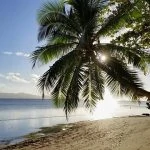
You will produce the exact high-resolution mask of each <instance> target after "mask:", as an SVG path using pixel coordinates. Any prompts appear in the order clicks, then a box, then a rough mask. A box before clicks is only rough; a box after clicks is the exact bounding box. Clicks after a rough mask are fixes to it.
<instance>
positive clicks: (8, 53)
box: [3, 52, 13, 55]
mask: <svg viewBox="0 0 150 150" xmlns="http://www.w3.org/2000/svg"><path fill="white" fill-rule="evenodd" d="M3 54H5V55H12V54H13V53H12V52H3Z"/></svg>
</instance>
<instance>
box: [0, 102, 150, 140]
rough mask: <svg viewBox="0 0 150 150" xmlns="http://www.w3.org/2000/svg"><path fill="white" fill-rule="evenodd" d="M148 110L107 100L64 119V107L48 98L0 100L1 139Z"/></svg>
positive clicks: (143, 107)
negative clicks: (61, 107) (54, 103)
mask: <svg viewBox="0 0 150 150" xmlns="http://www.w3.org/2000/svg"><path fill="white" fill-rule="evenodd" d="M139 108H140V109H139ZM147 112H148V113H149V112H150V111H149V110H148V109H146V107H145V103H144V102H143V103H142V104H141V106H140V107H139V106H138V105H137V104H133V103H129V102H122V104H120V103H119V104H118V103H117V102H116V101H110V100H108V101H107V100H106V101H101V102H100V103H99V104H98V105H97V108H96V110H95V112H94V113H93V114H90V113H89V112H88V111H86V110H85V109H83V108H79V109H78V110H77V111H76V112H74V113H72V114H71V115H72V116H70V118H69V121H68V122H67V121H66V118H65V114H64V112H63V110H62V109H56V108H54V106H53V104H52V103H51V101H48V100H47V101H41V100H0V140H3V139H10V138H14V137H19V136H22V135H25V134H27V133H30V132H33V131H37V130H39V128H40V127H45V126H53V125H56V124H62V123H70V122H77V121H81V120H92V119H104V118H111V117H114V116H126V115H134V114H142V113H147Z"/></svg>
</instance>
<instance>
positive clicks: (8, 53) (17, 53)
mask: <svg viewBox="0 0 150 150" xmlns="http://www.w3.org/2000/svg"><path fill="white" fill-rule="evenodd" d="M3 54H4V55H16V56H23V57H29V56H30V54H29V53H24V52H15V53H13V52H3Z"/></svg>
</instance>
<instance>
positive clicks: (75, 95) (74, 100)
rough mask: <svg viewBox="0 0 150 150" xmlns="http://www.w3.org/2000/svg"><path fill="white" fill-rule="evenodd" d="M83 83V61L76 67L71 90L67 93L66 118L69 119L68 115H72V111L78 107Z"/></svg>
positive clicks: (70, 86)
mask: <svg viewBox="0 0 150 150" xmlns="http://www.w3.org/2000/svg"><path fill="white" fill-rule="evenodd" d="M83 81H84V73H83V69H82V61H79V62H78V65H76V67H75V70H74V73H73V75H72V79H71V81H70V85H69V88H68V90H67V93H66V99H65V104H64V110H65V113H66V117H68V113H70V112H71V111H73V110H74V109H76V108H77V107H78V103H79V93H80V91H81V89H82V83H83Z"/></svg>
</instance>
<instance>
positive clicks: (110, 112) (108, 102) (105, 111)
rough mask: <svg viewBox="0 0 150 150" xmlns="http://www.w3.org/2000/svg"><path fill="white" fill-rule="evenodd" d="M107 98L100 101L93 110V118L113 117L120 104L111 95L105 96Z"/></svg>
mask: <svg viewBox="0 0 150 150" xmlns="http://www.w3.org/2000/svg"><path fill="white" fill-rule="evenodd" d="M105 97H106V98H105V100H102V101H99V103H98V104H97V106H96V109H95V111H94V112H93V119H106V118H112V117H113V116H114V113H115V111H116V109H117V108H119V105H118V103H117V101H116V100H114V99H113V98H112V97H111V96H110V95H106V96H105Z"/></svg>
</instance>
